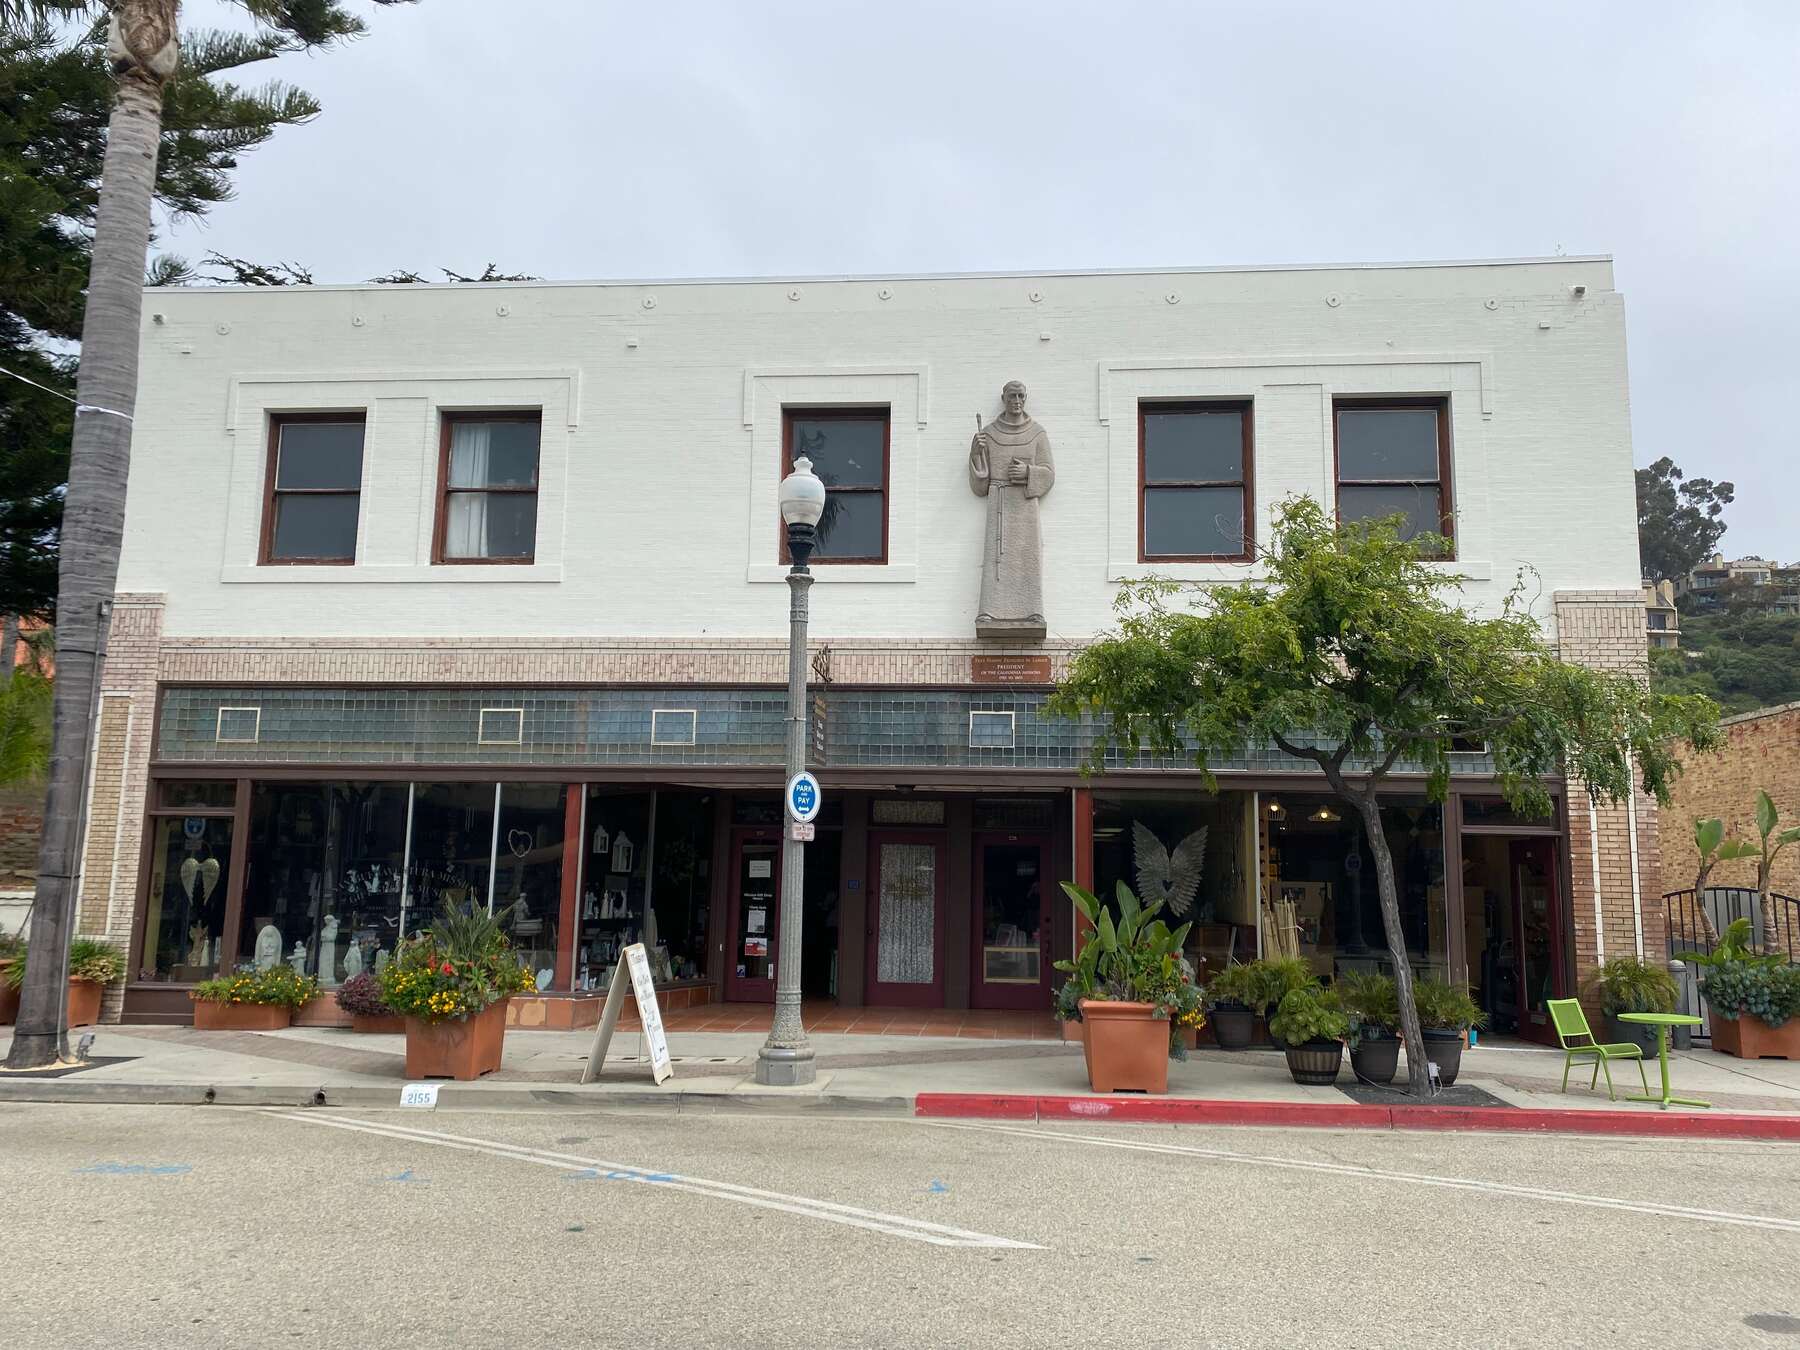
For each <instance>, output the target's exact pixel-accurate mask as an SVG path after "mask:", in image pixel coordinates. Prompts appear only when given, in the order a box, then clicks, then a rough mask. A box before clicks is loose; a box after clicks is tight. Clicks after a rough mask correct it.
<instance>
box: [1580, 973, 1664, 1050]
mask: <svg viewBox="0 0 1800 1350" xmlns="http://www.w3.org/2000/svg"><path fill="white" fill-rule="evenodd" d="M1588 988H1589V990H1590V991H1591V992H1593V993H1594V994H1596V995H1597V996H1598V997H1599V999H1600V1011H1601V1012H1602V1013H1604V1014H1605V1015H1606V1039H1607V1040H1609V1041H1612V1042H1615V1043H1617V1042H1621V1041H1624V1042H1629V1043H1631V1044H1634V1045H1636V1046H1638V1047H1639V1048H1640V1049H1642V1050H1643V1052H1644V1058H1645V1059H1654V1058H1656V1028H1655V1027H1649V1026H1645V1025H1643V1024H1642V1023H1640V1022H1621V1021H1619V1014H1620V1013H1628V1012H1632V1013H1638V1012H1654V1013H1666V1012H1674V1011H1675V993H1676V991H1675V977H1674V976H1673V975H1671V974H1670V973H1669V972H1668V971H1667V970H1666V969H1665V968H1664V967H1662V966H1653V965H1649V964H1647V963H1646V962H1643V961H1640V960H1638V959H1637V958H1636V957H1635V956H1615V957H1614V958H1613V959H1612V960H1610V961H1608V962H1606V963H1605V964H1604V965H1602V966H1601V967H1600V969H1598V970H1597V971H1595V972H1594V974H1593V977H1592V978H1591V979H1590V980H1589V982H1588Z"/></svg>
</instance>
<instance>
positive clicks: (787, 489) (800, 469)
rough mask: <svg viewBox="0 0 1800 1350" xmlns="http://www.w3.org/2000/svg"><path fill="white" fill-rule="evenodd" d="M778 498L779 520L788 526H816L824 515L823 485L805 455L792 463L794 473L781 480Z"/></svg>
mask: <svg viewBox="0 0 1800 1350" xmlns="http://www.w3.org/2000/svg"><path fill="white" fill-rule="evenodd" d="M780 498H781V518H782V519H783V520H784V521H786V522H787V523H788V524H789V525H817V524H818V523H819V517H820V516H822V515H824V514H825V484H824V483H822V482H821V481H820V480H819V476H818V475H817V474H815V473H814V472H813V471H812V461H811V460H810V459H808V458H807V457H806V456H805V455H801V456H800V457H799V458H798V459H796V460H795V461H794V471H793V472H792V473H790V474H789V475H788V476H787V477H786V478H784V479H782V480H781V494H780Z"/></svg>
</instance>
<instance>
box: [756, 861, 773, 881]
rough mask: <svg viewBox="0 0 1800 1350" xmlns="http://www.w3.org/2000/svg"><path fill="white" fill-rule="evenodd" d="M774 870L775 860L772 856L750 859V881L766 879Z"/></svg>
mask: <svg viewBox="0 0 1800 1350" xmlns="http://www.w3.org/2000/svg"><path fill="white" fill-rule="evenodd" d="M774 872H775V860H774V859H773V858H752V859H750V879H751V880H752V881H767V880H768V879H769V878H770V877H771V876H773V875H774Z"/></svg>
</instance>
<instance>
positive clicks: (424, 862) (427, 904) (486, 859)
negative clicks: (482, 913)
mask: <svg viewBox="0 0 1800 1350" xmlns="http://www.w3.org/2000/svg"><path fill="white" fill-rule="evenodd" d="M412 837H413V846H412V856H411V857H410V858H409V859H408V860H407V875H408V891H409V894H408V901H409V905H408V912H407V923H406V930H407V932H409V933H410V932H413V931H414V930H416V929H417V928H418V927H419V926H420V925H421V924H425V923H429V922H430V921H431V916H432V915H433V914H435V913H436V912H437V909H438V907H439V906H440V905H443V904H451V905H462V906H468V905H479V906H480V907H481V908H483V909H485V908H487V902H488V869H489V866H490V863H491V862H492V859H493V845H494V785H493V784H492V783H419V784H416V785H415V786H414V788H413V836H412Z"/></svg>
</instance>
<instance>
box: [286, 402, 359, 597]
mask: <svg viewBox="0 0 1800 1350" xmlns="http://www.w3.org/2000/svg"><path fill="white" fill-rule="evenodd" d="M362 467H363V414H361V413H306V414H295V415H292V416H281V417H275V418H273V419H271V421H270V423H269V467H268V472H267V474H266V476H265V485H264V490H263V530H262V557H261V561H262V562H263V563H264V564H265V565H266V564H271V563H282V564H292V563H300V564H307V563H318V564H325V565H336V566H348V565H349V564H351V563H354V562H355V561H356V524H357V517H358V515H359V514H360V513H361V509H362Z"/></svg>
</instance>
